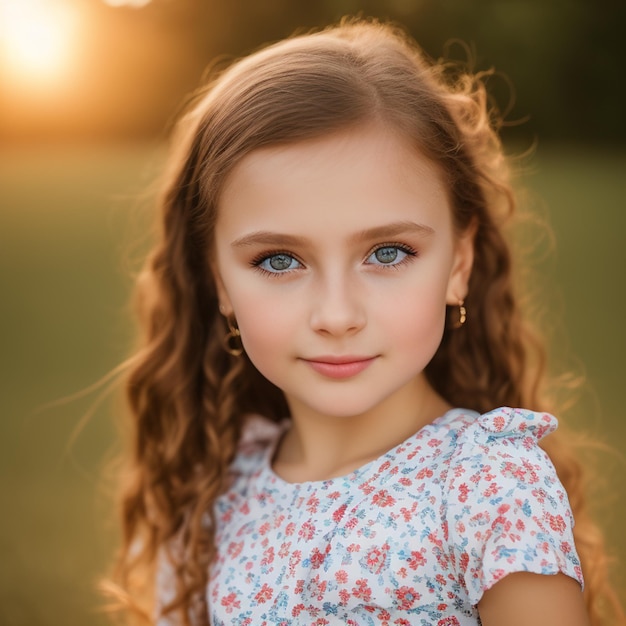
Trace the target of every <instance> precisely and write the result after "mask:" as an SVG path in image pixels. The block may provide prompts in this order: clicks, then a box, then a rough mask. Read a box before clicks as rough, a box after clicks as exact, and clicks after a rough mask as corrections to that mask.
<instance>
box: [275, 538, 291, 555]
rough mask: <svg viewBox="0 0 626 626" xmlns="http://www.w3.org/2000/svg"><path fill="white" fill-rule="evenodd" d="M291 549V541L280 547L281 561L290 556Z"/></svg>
mask: <svg viewBox="0 0 626 626" xmlns="http://www.w3.org/2000/svg"><path fill="white" fill-rule="evenodd" d="M290 548H291V541H285V542H283V544H282V545H281V546H280V550H279V551H278V556H279V557H280V558H281V559H284V558H285V557H286V556H287V555H288V554H289V549H290Z"/></svg>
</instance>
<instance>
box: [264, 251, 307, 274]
mask: <svg viewBox="0 0 626 626" xmlns="http://www.w3.org/2000/svg"><path fill="white" fill-rule="evenodd" d="M255 265H256V266H257V267H259V268H260V269H262V270H264V271H266V272H270V273H271V274H280V273H282V272H287V271H289V270H295V269H298V268H300V267H302V263H300V261H298V260H297V259H295V258H294V257H292V256H291V255H290V254H285V253H284V252H281V253H279V254H272V255H270V256H266V257H265V258H264V259H261V260H260V261H259V262H258V263H255Z"/></svg>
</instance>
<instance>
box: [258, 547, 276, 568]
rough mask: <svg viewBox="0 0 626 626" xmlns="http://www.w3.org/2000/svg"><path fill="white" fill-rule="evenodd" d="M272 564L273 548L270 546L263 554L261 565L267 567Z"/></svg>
mask: <svg viewBox="0 0 626 626" xmlns="http://www.w3.org/2000/svg"><path fill="white" fill-rule="evenodd" d="M273 562H274V548H272V547H271V546H270V547H269V548H268V549H267V550H266V551H265V552H264V553H263V558H262V559H261V565H269V564H270V563H273Z"/></svg>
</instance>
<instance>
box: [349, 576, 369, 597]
mask: <svg viewBox="0 0 626 626" xmlns="http://www.w3.org/2000/svg"><path fill="white" fill-rule="evenodd" d="M352 595H353V596H354V597H355V598H359V599H360V600H363V601H364V602H369V601H370V600H371V598H372V590H371V589H370V588H369V587H368V585H367V580H365V578H359V579H358V580H357V581H356V587H353V588H352Z"/></svg>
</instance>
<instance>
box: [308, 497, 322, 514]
mask: <svg viewBox="0 0 626 626" xmlns="http://www.w3.org/2000/svg"><path fill="white" fill-rule="evenodd" d="M319 503H320V500H319V498H317V497H316V496H311V497H310V498H309V499H308V500H307V503H306V509H307V511H308V512H309V513H316V512H317V507H318V505H319Z"/></svg>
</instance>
